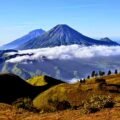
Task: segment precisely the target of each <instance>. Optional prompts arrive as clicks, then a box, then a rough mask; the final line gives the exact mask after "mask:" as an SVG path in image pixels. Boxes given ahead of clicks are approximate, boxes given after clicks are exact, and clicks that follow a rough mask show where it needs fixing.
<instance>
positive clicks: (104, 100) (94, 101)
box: [83, 95, 114, 113]
mask: <svg viewBox="0 0 120 120" xmlns="http://www.w3.org/2000/svg"><path fill="white" fill-rule="evenodd" d="M113 106H114V101H113V100H112V98H111V97H110V96H105V95H93V96H91V97H90V98H89V99H88V100H86V101H85V102H83V110H84V113H94V112H97V111H100V110H101V109H103V108H112V107H113Z"/></svg>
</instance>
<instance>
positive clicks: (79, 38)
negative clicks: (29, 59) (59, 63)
mask: <svg viewBox="0 0 120 120" xmlns="http://www.w3.org/2000/svg"><path fill="white" fill-rule="evenodd" d="M72 44H78V45H85V46H90V45H107V46H114V45H119V44H118V43H117V42H114V41H112V40H110V39H109V38H103V39H101V40H96V39H92V38H90V37H87V36H85V35H83V34H81V33H79V32H77V31H76V30H74V29H73V28H71V27H69V26H68V25H64V24H61V25H57V26H55V27H54V28H52V29H51V30H49V31H47V32H45V31H44V30H41V29H38V30H35V31H32V32H30V33H29V34H28V35H25V36H24V37H22V38H19V39H17V40H15V41H13V42H11V43H8V44H6V45H4V46H2V47H1V48H0V49H21V50H25V49H35V48H45V47H55V46H61V45H72Z"/></svg>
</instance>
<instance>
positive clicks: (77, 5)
mask: <svg viewBox="0 0 120 120" xmlns="http://www.w3.org/2000/svg"><path fill="white" fill-rule="evenodd" d="M57 24H68V25H69V26H71V27H73V28H75V29H76V30H78V31H79V32H81V33H82V34H84V35H87V36H90V37H94V38H102V37H106V36H107V37H110V38H113V39H116V40H117V39H119V38H120V0H0V45H2V44H4V43H7V42H10V41H12V40H14V39H16V38H19V37H21V36H23V35H24V34H26V33H28V32H29V31H31V30H34V29H38V28H42V29H44V30H49V29H50V28H52V27H54V26H55V25H57Z"/></svg>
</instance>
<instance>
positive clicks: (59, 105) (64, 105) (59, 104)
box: [48, 100, 71, 111]
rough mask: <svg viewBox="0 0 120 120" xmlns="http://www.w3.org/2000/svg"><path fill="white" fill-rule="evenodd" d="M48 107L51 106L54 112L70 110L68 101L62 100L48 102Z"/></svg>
mask: <svg viewBox="0 0 120 120" xmlns="http://www.w3.org/2000/svg"><path fill="white" fill-rule="evenodd" d="M48 102H49V104H50V105H52V106H53V107H54V108H55V110H56V111H57V110H66V109H70V108H71V105H70V103H69V102H68V101H66V100H63V101H58V100H55V101H53V100H49V101H48Z"/></svg>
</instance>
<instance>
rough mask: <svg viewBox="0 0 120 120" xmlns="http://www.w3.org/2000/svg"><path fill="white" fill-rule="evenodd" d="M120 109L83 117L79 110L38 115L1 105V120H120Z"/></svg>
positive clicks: (106, 110)
mask: <svg viewBox="0 0 120 120" xmlns="http://www.w3.org/2000/svg"><path fill="white" fill-rule="evenodd" d="M119 113H120V107H118V108H112V109H105V110H102V111H100V112H97V113H94V114H88V115H82V114H81V113H80V111H79V110H66V111H61V112H54V113H45V114H38V113H32V112H28V111H25V110H23V109H17V108H15V107H13V106H11V105H7V104H0V120H58V119H59V120H108V119H110V120H120V114H119Z"/></svg>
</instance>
